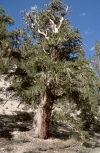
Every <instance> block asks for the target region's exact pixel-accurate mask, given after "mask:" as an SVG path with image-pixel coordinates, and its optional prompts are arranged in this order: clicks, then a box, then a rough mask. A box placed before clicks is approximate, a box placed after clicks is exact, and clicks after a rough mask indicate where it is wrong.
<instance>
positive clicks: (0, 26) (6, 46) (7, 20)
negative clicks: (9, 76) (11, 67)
mask: <svg viewBox="0 0 100 153" xmlns="http://www.w3.org/2000/svg"><path fill="white" fill-rule="evenodd" d="M13 23H14V20H13V18H11V17H10V16H9V15H8V14H6V13H5V10H4V9H3V8H2V7H0V73H5V72H7V66H6V65H5V62H6V61H5V57H6V54H7V52H8V51H9V50H10V46H11V45H10V44H11V34H10V32H8V30H7V26H8V25H12V24H13ZM6 60H7V59H6Z"/></svg>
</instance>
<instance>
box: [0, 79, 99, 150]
mask: <svg viewBox="0 0 100 153" xmlns="http://www.w3.org/2000/svg"><path fill="white" fill-rule="evenodd" d="M8 85H9V83H8V82H5V81H4V80H3V79H1V81H0V86H2V87H1V88H0V89H1V92H0V102H1V104H0V153H100V133H94V132H91V134H92V135H91V138H90V140H89V141H88V140H83V139H82V140H81V139H76V137H77V135H78V133H77V132H76V133H75V131H73V130H72V129H70V127H69V125H68V124H67V123H66V124H64V125H63V124H59V128H58V129H57V130H56V131H53V135H52V136H51V137H50V138H49V139H48V140H41V139H38V138H34V137H33V135H34V130H32V118H33V116H34V113H33V112H32V110H31V109H28V110H27V109H26V107H24V104H20V102H19V100H18V99H15V98H10V97H12V95H11V94H9V93H7V92H6V89H5V88H6V87H7V86H8ZM19 104H20V105H19ZM18 106H19V107H18ZM75 135H76V137H75Z"/></svg>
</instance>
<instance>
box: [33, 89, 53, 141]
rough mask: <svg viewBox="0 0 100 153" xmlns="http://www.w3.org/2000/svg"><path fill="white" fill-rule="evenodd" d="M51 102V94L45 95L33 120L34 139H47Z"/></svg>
mask: <svg viewBox="0 0 100 153" xmlns="http://www.w3.org/2000/svg"><path fill="white" fill-rule="evenodd" d="M53 101H54V100H53V94H52V93H51V92H47V93H45V95H44V96H43V99H42V100H41V103H40V105H39V107H38V110H37V112H36V115H35V118H34V122H35V137H39V138H42V139H47V138H48V137H49V136H50V135H49V134H50V133H49V123H50V117H51V112H52V106H53Z"/></svg>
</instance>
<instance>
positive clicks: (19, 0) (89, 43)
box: [0, 0, 100, 58]
mask: <svg viewBox="0 0 100 153" xmlns="http://www.w3.org/2000/svg"><path fill="white" fill-rule="evenodd" d="M42 2H44V3H48V2H49V0H0V6H2V7H4V9H5V11H6V13H7V14H10V16H11V17H13V18H14V20H15V25H14V26H12V27H11V28H9V30H12V29H15V28H18V27H21V25H22V16H21V13H20V11H21V10H25V9H28V10H30V9H32V7H33V8H34V7H37V8H39V9H42V8H43V7H44V6H43V4H42ZM63 2H64V3H65V4H69V5H70V6H71V10H72V13H70V14H67V15H66V18H69V19H70V23H71V26H73V27H74V28H78V29H79V31H80V34H81V36H82V38H83V48H84V50H85V52H86V58H89V57H90V56H93V54H94V47H95V42H96V40H98V41H99V40H100V17H99V15H100V0H63Z"/></svg>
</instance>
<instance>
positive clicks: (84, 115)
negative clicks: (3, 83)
mask: <svg viewBox="0 0 100 153" xmlns="http://www.w3.org/2000/svg"><path fill="white" fill-rule="evenodd" d="M44 6H45V7H46V8H45V9H42V10H39V9H32V10H30V11H26V10H25V11H22V15H23V21H24V23H25V24H26V28H25V27H24V29H23V30H21V29H18V30H15V31H13V34H14V35H13V42H12V43H13V45H14V49H13V50H12V51H11V53H10V58H9V59H10V60H9V63H10V64H11V63H12V64H15V65H16V69H15V71H14V72H13V73H12V75H14V76H15V77H14V84H13V86H14V87H15V91H16V92H17V93H18V95H20V97H21V98H22V101H26V102H29V103H31V102H32V103H34V104H36V105H37V106H38V108H37V113H36V115H35V118H34V123H35V136H37V137H40V138H42V139H47V138H48V137H49V136H50V135H49V124H50V117H51V113H52V108H53V104H54V102H55V101H57V100H58V99H59V101H62V99H64V100H68V99H69V100H70V99H71V100H73V101H74V102H75V103H76V104H77V109H78V110H80V111H81V114H80V115H81V119H82V121H85V122H84V126H85V127H88V128H89V127H90V125H91V122H93V120H94V115H95V114H96V111H97V108H96V107H94V101H93V98H95V99H96V95H95V91H96V84H97V78H96V76H95V74H94V72H93V71H92V70H91V69H90V66H89V62H88V60H86V59H85V58H84V50H83V48H82V38H81V36H80V33H79V30H78V29H74V28H73V27H72V26H71V25H70V22H69V20H68V19H66V18H65V17H66V15H67V13H69V12H70V10H69V9H70V6H68V5H66V6H65V5H64V4H63V2H62V1H60V0H51V1H50V2H49V4H44ZM95 103H96V101H95ZM95 106H96V104H95ZM66 109H67V108H66Z"/></svg>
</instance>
